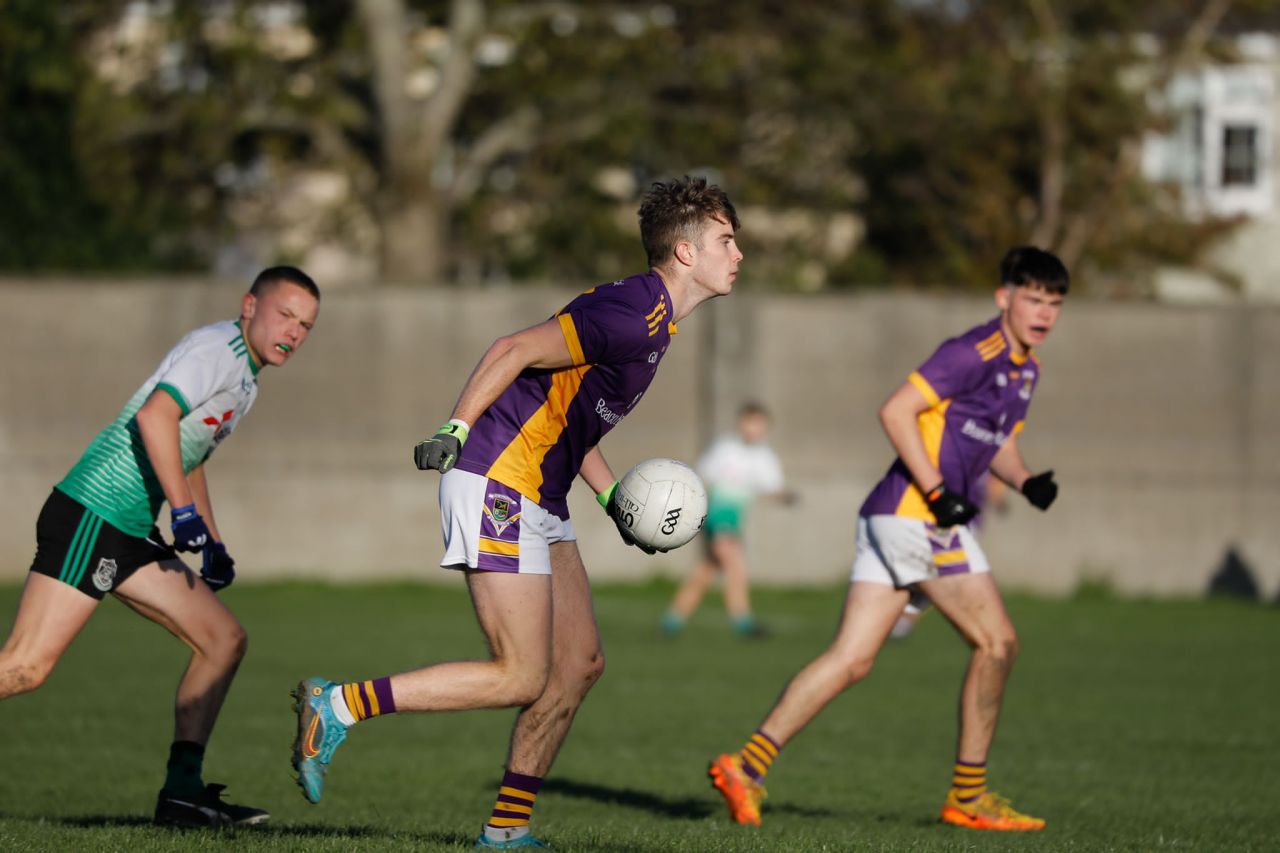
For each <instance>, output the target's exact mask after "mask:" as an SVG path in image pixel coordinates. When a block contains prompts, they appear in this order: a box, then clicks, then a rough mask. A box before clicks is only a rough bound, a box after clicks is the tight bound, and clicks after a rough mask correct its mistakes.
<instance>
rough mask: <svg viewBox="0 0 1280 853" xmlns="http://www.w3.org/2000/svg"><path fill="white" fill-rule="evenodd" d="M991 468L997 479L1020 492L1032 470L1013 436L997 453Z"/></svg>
mask: <svg viewBox="0 0 1280 853" xmlns="http://www.w3.org/2000/svg"><path fill="white" fill-rule="evenodd" d="M990 468H991V473H992V474H994V475H995V476H996V478H997V479H999V480H1000V481H1002V482H1003V483H1005V484H1006V485H1008V486H1010V487H1011V488H1014V489H1017V490H1019V491H1021V490H1022V484H1023V483H1024V482H1026V480H1027V478H1028V477H1030V476H1031V469H1030V468H1028V467H1027V463H1026V461H1025V460H1023V458H1022V451H1021V450H1019V449H1018V442H1017V441H1016V440H1015V439H1014V437H1013V436H1010V437H1009V438H1007V439H1006V440H1005V443H1004V444H1003V445H1002V446H1001V447H1000V449H999V450H998V451H996V455H995V457H994V458H993V459H992V460H991V465H990Z"/></svg>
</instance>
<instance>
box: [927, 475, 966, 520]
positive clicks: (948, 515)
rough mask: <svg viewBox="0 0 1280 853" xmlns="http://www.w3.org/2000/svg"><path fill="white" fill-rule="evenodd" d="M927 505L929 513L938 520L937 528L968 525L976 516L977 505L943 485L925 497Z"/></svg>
mask: <svg viewBox="0 0 1280 853" xmlns="http://www.w3.org/2000/svg"><path fill="white" fill-rule="evenodd" d="M924 499H925V502H926V503H927V504H929V512H931V513H933V517H934V518H936V519H937V520H938V526H939V527H954V526H955V525H957V524H968V523H969V522H970V521H972V520H973V517H974V516H975V515H977V514H978V505H977V504H975V503H974V502H973V501H971V500H969V499H968V498H966V497H965V496H964V495H962V494H960V493H959V492H953V491H951V490H950V489H948V488H947V486H946V484H945V483H939V484H938V486H937V488H935V489H933V490H932V491H930V492H929V493H928V494H927V495H925V498H924Z"/></svg>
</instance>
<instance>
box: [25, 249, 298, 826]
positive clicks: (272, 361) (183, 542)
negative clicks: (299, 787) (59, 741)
mask: <svg viewBox="0 0 1280 853" xmlns="http://www.w3.org/2000/svg"><path fill="white" fill-rule="evenodd" d="M319 300H320V291H319V290H318V289H317V287H316V285H315V282H313V281H312V280H311V279H310V278H309V277H308V276H307V275H306V274H305V273H303V272H302V271H301V270H298V269H295V268H293V267H272V268H271V269H267V270H264V271H263V272H262V273H260V274H259V275H258V277H257V279H256V280H255V281H254V282H253V285H252V287H251V288H250V289H249V292H248V293H246V294H245V296H244V298H243V299H242V300H241V303H240V318H239V319H238V320H224V321H222V322H218V323H214V324H213V325H211V326H205V327H204V328H201V329H196V330H195V331H193V332H191V333H189V334H188V335H186V337H184V338H182V340H180V341H178V344H177V346H175V347H174V348H173V349H172V350H171V351H170V352H169V354H168V355H167V356H165V358H164V360H163V361H161V362H160V366H159V367H158V368H157V369H156V371H155V373H153V374H152V375H151V377H150V378H149V379H147V381H146V382H144V383H143V384H142V387H141V388H139V389H138V390H137V392H136V393H135V394H134V395H133V397H132V398H130V400H129V402H127V403H126V404H125V406H124V408H123V409H122V410H121V412H120V414H119V415H118V416H117V417H116V419H115V420H114V421H113V422H112V423H111V424H110V425H109V426H107V427H106V428H105V429H104V430H102V432H100V433H98V436H97V438H95V439H94V440H93V443H92V444H90V445H89V448H88V449H87V450H86V451H85V452H84V455H83V456H81V457H80V461H79V462H77V463H76V465H75V467H73V468H72V469H71V471H70V473H68V474H67V475H66V477H64V478H63V479H62V481H61V482H59V483H58V484H57V485H56V486H54V489H53V493H52V494H51V495H50V496H49V498H48V500H47V501H45V504H44V509H43V510H41V512H40V518H39V520H38V521H37V522H36V556H35V562H34V563H33V564H32V566H31V573H30V574H29V575H28V576H27V583H26V586H25V587H24V588H23V591H22V598H21V600H20V601H19V602H18V614H17V617H16V619H15V620H14V624H13V629H12V631H11V632H10V634H9V639H8V641H7V642H6V643H5V645H4V647H3V649H0V699H5V698H8V697H9V696H13V695H15V694H18V693H26V692H28V691H31V690H35V689H36V688H37V687H39V686H40V685H41V684H43V683H44V682H45V680H46V679H47V678H48V677H49V673H50V672H51V671H52V670H53V667H54V664H56V663H57V662H58V659H59V658H60V657H61V656H62V653H63V652H64V651H66V649H67V646H68V645H70V643H71V641H72V640H73V639H74V638H75V636H76V634H78V633H79V632H80V629H81V628H83V627H84V626H85V624H86V623H87V622H88V621H89V617H90V616H92V615H93V612H94V610H95V609H96V608H97V606H98V603H99V602H101V601H102V599H103V596H105V595H106V594H107V593H111V594H113V595H115V596H116V598H118V599H120V600H121V601H123V602H124V603H125V604H126V605H128V606H129V607H130V608H132V609H133V610H134V611H136V612H137V613H139V614H141V615H142V616H145V617H146V618H148V619H150V620H151V621H153V622H155V623H157V624H159V625H161V626H162V627H164V628H166V629H168V630H169V631H170V632H171V633H172V634H173V635H174V636H176V637H177V638H178V639H179V640H181V641H182V642H184V643H185V644H186V645H187V646H189V647H190V648H191V650H192V654H191V661H190V663H189V664H188V665H187V669H186V672H185V673H184V674H183V676H182V680H181V681H180V682H179V683H178V695H177V701H176V708H175V711H174V739H173V745H172V746H171V747H170V750H169V763H168V767H167V771H166V776H165V781H164V786H163V787H162V788H161V790H160V794H159V796H158V797H157V800H156V810H155V819H156V822H158V823H162V824H173V825H178V826H190V827H202V826H229V825H246V824H257V823H262V822H264V821H266V820H267V818H268V815H267V813H266V812H265V811H263V810H261V809H255V808H250V807H248V806H238V805H235V804H232V803H226V802H223V801H222V799H221V796H220V793H219V792H220V791H222V789H223V787H224V786H222V785H216V784H210V785H205V783H204V780H203V778H202V775H203V769H202V768H203V761H204V750H205V745H206V744H207V743H208V742H209V735H210V733H211V732H212V731H213V725H214V722H215V721H216V720H217V718H218V711H219V710H220V709H221V707H222V702H223V699H224V698H225V697H226V695H227V690H228V688H229V687H230V686H231V679H232V678H233V677H234V676H235V672H236V668H237V667H238V666H239V665H240V660H241V658H242V657H243V656H244V652H245V646H246V642H247V637H246V635H245V631H244V628H242V627H241V626H240V623H239V622H238V621H237V620H236V618H235V616H233V615H232V614H231V611H230V610H228V609H227V607H226V605H224V604H223V603H222V602H221V601H220V600H218V598H217V597H216V596H214V592H217V591H219V590H221V589H224V588H226V587H227V586H230V584H231V582H232V580H233V579H234V578H235V561H234V560H232V558H231V557H230V556H229V555H228V553H227V549H226V547H225V545H224V544H223V542H222V536H221V535H220V534H219V532H218V526H217V524H216V523H215V521H214V518H213V507H212V505H211V504H210V502H209V490H208V481H207V478H206V475H205V467H204V466H205V462H206V461H207V460H208V458H209V456H210V454H212V453H213V451H214V450H215V449H217V447H218V445H219V444H220V443H221V442H222V441H223V439H225V438H226V437H227V436H228V435H230V434H231V431H232V430H234V429H235V428H236V426H237V425H238V424H239V423H240V419H241V418H243V417H244V415H245V413H246V412H248V411H249V408H250V407H251V406H252V405H253V401H254V400H255V399H256V397H257V396H258V373H259V371H260V370H261V369H262V368H263V367H265V366H267V365H277V366H278V365H282V364H284V363H285V362H286V361H288V360H289V359H290V358H291V357H292V356H293V354H294V353H295V352H297V350H298V348H299V347H300V346H302V343H303V342H304V341H305V340H306V339H307V334H308V333H309V332H310V331H311V327H312V325H313V324H314V323H315V321H316V315H317V313H318V311H319V307H320V301H319ZM166 501H168V503H169V506H170V508H171V510H172V528H173V539H174V543H173V546H172V547H171V546H169V545H168V544H166V543H165V540H164V539H163V538H162V537H161V535H160V532H159V531H158V530H157V529H156V527H155V520H156V514H157V513H158V512H159V510H160V506H161V504H163V503H164V502H166ZM174 549H177V550H179V551H188V552H192V553H198V554H201V557H202V567H201V570H200V574H199V576H197V575H196V574H194V573H193V572H192V571H191V570H190V569H188V568H187V567H186V566H185V565H184V564H183V562H182V561H181V560H180V559H178V557H177V555H176V554H175V553H174ZM201 580H203V582H200V581H201Z"/></svg>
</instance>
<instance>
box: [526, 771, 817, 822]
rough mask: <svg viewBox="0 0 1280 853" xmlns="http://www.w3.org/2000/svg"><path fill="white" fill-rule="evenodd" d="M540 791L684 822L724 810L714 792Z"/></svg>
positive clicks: (570, 785) (785, 806) (572, 787)
mask: <svg viewBox="0 0 1280 853" xmlns="http://www.w3.org/2000/svg"><path fill="white" fill-rule="evenodd" d="M542 792H543V793H556V794H564V795H566V796H569V797H578V798H581V799H584V800H595V801H596V802H598V803H606V804H609V805H618V806H625V807H627V808H633V809H640V810H642V811H647V812H651V813H653V814H656V815H661V816H662V817H670V818H681V819H684V820H702V819H703V818H707V817H711V816H712V815H716V814H720V813H722V812H723V811H724V807H723V806H722V805H721V804H720V802H719V799H718V798H717V796H716V795H715V794H714V793H713V794H710V795H708V796H707V797H696V798H695V797H683V798H671V797H664V796H662V795H661V794H654V793H650V792H648V791H640V790H637V789H635V788H612V787H610V786H608V785H600V784H597V783H595V782H578V781H575V780H573V779H548V780H547V781H546V782H545V783H544V784H543V786H542ZM769 811H771V812H775V813H784V814H793V815H800V816H801V817H831V816H832V815H833V814H834V812H831V811H829V810H827V809H814V808H806V807H804V806H797V805H792V804H790V803H779V804H777V805H771V806H770V808H769Z"/></svg>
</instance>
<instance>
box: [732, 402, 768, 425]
mask: <svg viewBox="0 0 1280 853" xmlns="http://www.w3.org/2000/svg"><path fill="white" fill-rule="evenodd" d="M752 415H763V416H764V417H766V418H768V419H770V420H772V419H773V415H771V414H770V413H769V407H768V406H766V405H765V404H764V403H761V402H760V401H759V400H748V401H746V402H745V403H743V404H742V406H741V407H740V408H739V409H738V419H739V420H741V419H742V418H749V417H751V416H752Z"/></svg>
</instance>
